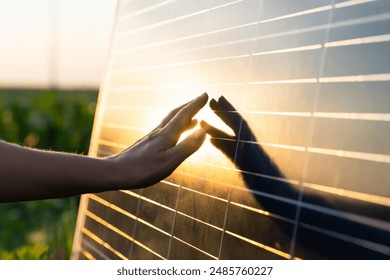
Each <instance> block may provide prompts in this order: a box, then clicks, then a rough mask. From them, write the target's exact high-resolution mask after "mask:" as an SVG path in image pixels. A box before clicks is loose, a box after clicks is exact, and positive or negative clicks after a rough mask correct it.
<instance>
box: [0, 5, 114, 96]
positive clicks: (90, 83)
mask: <svg viewBox="0 0 390 280" xmlns="http://www.w3.org/2000/svg"><path fill="white" fill-rule="evenodd" d="M116 2H117V1H116V0H0V87H46V86H49V85H51V84H53V83H56V84H57V86H60V87H67V88H80V87H82V88H83V87H84V88H85V87H87V88H91V87H92V88H97V87H98V86H99V83H100V78H101V75H102V71H103V69H104V67H105V59H106V56H107V52H108V45H109V39H110V35H111V27H112V23H113V18H114V14H115V8H116ZM53 11H54V12H53Z"/></svg>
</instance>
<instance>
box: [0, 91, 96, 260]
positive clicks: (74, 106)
mask: <svg viewBox="0 0 390 280" xmlns="http://www.w3.org/2000/svg"><path fill="white" fill-rule="evenodd" d="M96 100H97V91H93V90H91V91H58V90H17V89H0V139H2V140H5V141H9V142H12V143H17V144H20V145H25V146H30V147H34V148H39V149H46V150H55V151H64V152H72V153H81V154H87V153H88V147H89V141H90V136H91V132H92V124H93V117H94V112H95V107H96ZM1 160H4V159H1ZM8 187H9V188H12V186H8ZM78 203H79V197H71V198H67V199H54V200H43V201H31V202H20V203H2V204H0V259H68V258H69V257H70V253H71V246H72V241H73V232H74V227H75V222H76V215H77V209H78Z"/></svg>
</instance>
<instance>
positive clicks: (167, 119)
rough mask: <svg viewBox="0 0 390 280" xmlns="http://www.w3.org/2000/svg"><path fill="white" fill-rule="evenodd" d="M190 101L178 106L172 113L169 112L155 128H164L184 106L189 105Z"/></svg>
mask: <svg viewBox="0 0 390 280" xmlns="http://www.w3.org/2000/svg"><path fill="white" fill-rule="evenodd" d="M191 102H192V101H189V102H187V103H185V104H182V105H180V106H179V107H177V108H175V109H173V110H172V111H170V112H169V113H168V115H166V117H165V118H164V119H163V120H162V121H161V122H160V124H159V125H158V126H157V128H163V127H164V126H166V125H167V124H168V123H169V122H170V121H171V119H172V118H173V117H174V116H176V114H177V113H178V112H179V111H180V110H181V109H183V108H184V107H185V106H187V105H188V104H189V103H191Z"/></svg>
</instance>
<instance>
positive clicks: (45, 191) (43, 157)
mask: <svg viewBox="0 0 390 280" xmlns="http://www.w3.org/2000/svg"><path fill="white" fill-rule="evenodd" d="M111 165H112V163H111V162H110V161H109V160H104V159H98V158H92V157H86V156H82V155H76V154H66V153H58V152H49V151H40V150H34V149H29V148H24V147H20V146H16V145H12V144H8V143H5V142H2V141H0V182H1V183H0V202H9V201H25V200H36V199H46V198H60V197H67V196H72V195H79V194H83V193H91V192H101V191H105V190H110V189H111V188H113V187H114V186H113V185H114V183H115V182H114V179H115V176H114V174H112V172H110V171H111V170H112V168H111Z"/></svg>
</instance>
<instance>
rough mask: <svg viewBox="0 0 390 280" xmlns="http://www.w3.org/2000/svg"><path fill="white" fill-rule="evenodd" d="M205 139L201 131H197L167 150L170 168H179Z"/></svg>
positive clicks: (204, 134)
mask: <svg viewBox="0 0 390 280" xmlns="http://www.w3.org/2000/svg"><path fill="white" fill-rule="evenodd" d="M205 139H206V133H205V132H204V131H203V129H198V130H196V131H195V132H194V133H192V134H191V135H190V136H188V137H187V138H185V139H184V140H183V141H181V142H180V143H179V144H177V145H176V146H174V147H173V148H171V149H170V150H168V151H167V152H168V157H170V158H171V164H172V168H176V167H177V166H179V165H180V164H181V163H182V162H183V161H184V160H185V159H186V158H187V157H189V156H190V155H192V154H193V153H194V152H196V151H197V150H198V149H199V148H200V146H202V144H203V142H204V140H205Z"/></svg>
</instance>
